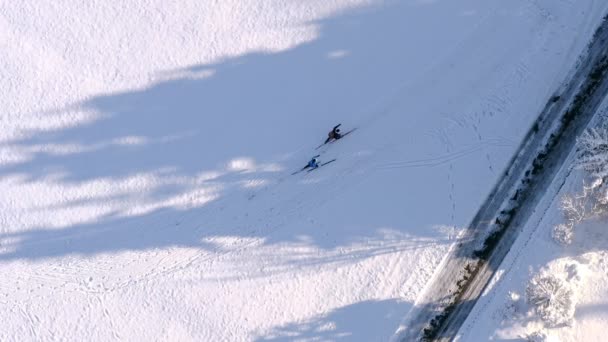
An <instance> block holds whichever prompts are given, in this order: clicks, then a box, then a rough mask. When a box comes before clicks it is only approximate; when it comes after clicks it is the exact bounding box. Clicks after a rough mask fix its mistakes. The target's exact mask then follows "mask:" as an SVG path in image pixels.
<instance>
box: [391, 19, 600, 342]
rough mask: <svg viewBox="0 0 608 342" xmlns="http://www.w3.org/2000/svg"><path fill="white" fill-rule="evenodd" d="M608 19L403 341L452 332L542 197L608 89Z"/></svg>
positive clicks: (402, 332) (404, 330)
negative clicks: (607, 74) (607, 75)
mask: <svg viewBox="0 0 608 342" xmlns="http://www.w3.org/2000/svg"><path fill="white" fill-rule="evenodd" d="M607 70H608V21H606V18H604V21H602V23H601V24H600V27H599V28H598V30H597V31H596V34H595V35H594V37H593V39H592V41H591V43H590V45H589V48H588V51H587V54H586V56H584V58H583V59H581V60H580V63H578V66H577V68H576V70H574V71H573V72H572V73H570V74H569V78H568V80H567V81H566V82H565V83H564V84H563V86H562V87H561V88H560V89H559V90H558V91H557V92H556V93H555V94H556V95H554V96H553V97H552V98H551V99H550V100H549V102H548V103H547V104H546V106H545V108H544V109H543V111H542V112H541V114H540V115H539V116H538V118H537V120H536V121H535V123H534V124H533V125H532V127H531V128H530V130H529V132H528V133H527V134H526V136H525V137H524V140H523V141H522V143H521V144H520V146H519V148H518V150H517V151H516V153H515V154H514V156H513V157H512V159H511V161H510V163H509V164H508V165H509V166H508V167H507V169H506V171H505V172H504V174H503V176H502V177H501V179H500V180H499V181H498V182H497V184H496V185H495V187H494V189H493V190H492V192H491V193H490V194H489V196H488V197H487V199H486V200H485V202H484V203H483V204H482V206H481V208H480V209H479V211H478V212H477V214H476V216H475V217H474V219H473V220H472V222H471V224H470V226H469V229H468V230H467V231H466V233H465V236H464V237H463V242H462V243H461V244H459V245H458V246H456V247H455V248H453V249H452V250H451V251H450V253H449V255H448V256H447V257H446V259H445V262H444V264H443V265H442V267H441V270H440V271H439V272H438V273H437V274H436V275H435V276H434V278H433V280H432V282H431V284H430V285H429V287H427V289H426V290H425V293H424V295H423V296H421V298H420V299H419V300H418V302H417V303H416V306H415V308H414V309H413V310H412V312H410V314H409V316H408V317H407V318H406V320H405V322H404V324H403V325H402V326H401V327H400V329H399V331H398V333H397V335H396V340H398V341H414V340H420V339H422V340H425V341H427V340H428V341H446V340H451V339H453V338H454V337H455V336H456V334H457V332H458V330H459V329H460V326H461V325H462V324H463V323H464V321H465V320H466V318H467V316H468V314H469V313H470V312H471V310H472V309H473V307H474V306H475V303H476V302H477V299H478V298H479V297H480V296H481V294H482V293H483V291H484V289H485V288H486V286H487V285H488V283H489V282H490V280H491V279H492V276H493V275H494V273H495V272H496V270H497V269H498V267H499V266H500V264H501V262H502V260H503V259H504V257H505V256H506V254H507V253H508V252H509V250H510V248H511V246H512V245H513V243H514V242H515V239H516V238H517V236H518V234H519V233H520V231H521V229H522V227H523V226H524V224H525V223H526V221H527V219H528V218H529V216H530V214H531V213H532V212H533V211H534V209H535V208H536V206H537V205H538V203H539V201H540V200H541V198H542V197H543V195H544V193H545V191H546V189H547V187H548V186H549V184H551V182H552V181H553V179H554V178H555V176H556V174H557V173H558V171H559V169H560V167H561V166H562V165H563V162H564V161H565V160H566V159H567V157H568V155H569V154H570V152H571V151H572V149H573V148H575V144H576V137H577V136H578V135H579V134H580V133H581V132H582V131H583V130H584V128H585V127H586V126H587V125H588V123H589V122H590V120H591V119H592V118H593V116H594V115H595V114H596V112H597V110H598V108H599V106H600V104H601V102H602V100H603V99H604V98H605V97H606V95H607V94H608V78H607V77H606V73H607Z"/></svg>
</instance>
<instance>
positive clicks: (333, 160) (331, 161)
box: [306, 159, 336, 172]
mask: <svg viewBox="0 0 608 342" xmlns="http://www.w3.org/2000/svg"><path fill="white" fill-rule="evenodd" d="M335 161H336V159H332V160H330V161H327V162H325V163H323V164H319V166H317V167H315V168H314V169H310V170H308V171H306V172H312V171H314V170H316V169H318V168H320V167H321V166H325V165H327V164H329V163H333V162H335Z"/></svg>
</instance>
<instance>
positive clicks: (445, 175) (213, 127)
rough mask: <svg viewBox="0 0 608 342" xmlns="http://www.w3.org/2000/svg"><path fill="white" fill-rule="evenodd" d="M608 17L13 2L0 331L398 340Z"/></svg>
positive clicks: (590, 4)
mask: <svg viewBox="0 0 608 342" xmlns="http://www.w3.org/2000/svg"><path fill="white" fill-rule="evenodd" d="M607 8H608V4H606V3H604V2H603V1H597V0H582V1H573V0H572V1H568V0H562V1H555V0H536V1H532V0H514V1H509V2H505V1H498V0H494V1H481V0H463V1H458V2H454V1H447V0H444V1H439V0H437V1H422V0H411V1H379V0H377V1H376V0H333V1H327V0H324V1H320V0H307V1H296V0H275V1H271V0H248V1H239V0H223V1H194V0H191V1H179V2H174V3H171V2H166V1H129V2H122V1H90V2H85V3H74V2H73V1H67V0H56V1H25V2H15V1H8V0H7V1H0V46H1V47H2V49H1V51H2V52H1V53H0V70H2V72H1V73H0V86H1V88H2V89H3V93H2V95H0V127H1V128H2V129H1V130H0V193H2V196H0V317H2V318H3V326H2V329H0V340H2V341H29V340H72V341H78V340H97V341H108V340H179V341H184V340H193V341H251V340H258V341H282V340H295V339H301V340H313V339H317V340H349V341H370V340H372V341H373V340H387V339H389V338H390V337H391V336H392V334H393V333H394V331H395V329H396V328H397V326H398V325H399V323H401V322H402V321H403V319H404V317H407V313H408V312H409V310H410V309H411V308H412V306H413V305H414V304H415V303H416V300H417V298H418V297H419V295H420V294H421V293H422V291H423V290H424V287H425V285H426V284H427V283H428V281H429V280H430V279H431V277H432V275H433V273H434V272H435V269H436V268H437V267H438V266H439V265H440V263H441V261H442V258H443V256H445V255H446V253H447V251H448V250H449V248H450V247H451V246H452V244H454V243H455V241H457V234H458V232H459V231H460V229H462V227H464V226H465V225H466V224H468V223H469V221H470V220H471V217H472V215H474V213H475V211H476V209H477V208H478V206H479V204H480V203H481V202H482V201H483V200H484V198H485V196H486V195H487V193H488V192H489V191H490V189H491V187H492V186H493V184H494V183H495V181H496V179H497V177H499V176H500V173H501V171H502V169H503V168H504V167H505V163H507V162H508V160H509V158H510V157H511V154H512V153H513V151H514V150H515V148H516V146H517V144H518V143H519V140H520V139H521V137H522V136H523V135H524V134H525V132H526V130H527V129H528V127H529V126H530V123H531V122H532V121H533V120H534V118H535V115H537V114H538V112H539V111H540V109H542V107H543V106H544V104H545V103H546V101H547V99H548V98H549V97H550V96H551V94H552V92H553V91H554V90H555V89H556V87H557V86H558V85H559V83H560V82H561V81H562V80H563V79H564V78H565V75H566V74H567V73H568V72H569V71H570V70H571V69H572V67H573V66H574V65H575V63H576V59H577V57H578V55H579V54H580V52H581V51H582V49H583V48H584V46H585V45H586V44H587V42H588V40H589V38H590V36H591V34H592V33H593V31H594V29H595V27H596V26H597V23H598V22H599V19H600V18H601V17H602V16H603V14H604V13H605V11H606V9H607ZM338 122H341V123H342V124H343V128H344V129H348V128H349V127H358V130H357V131H355V132H354V133H353V134H352V135H349V136H348V137H345V138H344V140H341V141H339V142H337V143H335V144H331V145H328V146H326V147H324V148H322V149H321V150H320V153H321V157H320V159H321V161H324V160H331V159H333V158H337V160H336V162H334V163H332V164H329V165H327V166H326V167H323V168H321V169H319V170H317V171H315V172H312V173H305V174H298V175H295V176H291V175H290V173H291V172H293V171H295V170H297V169H298V168H301V167H302V166H303V165H304V164H305V163H306V161H307V160H308V159H309V158H310V157H311V156H313V155H314V154H316V153H318V152H319V151H315V150H314V148H315V147H316V146H317V145H318V144H319V143H320V142H322V141H323V139H324V138H325V134H326V132H327V131H328V130H329V129H330V128H331V127H332V126H333V125H335V124H336V123H338Z"/></svg>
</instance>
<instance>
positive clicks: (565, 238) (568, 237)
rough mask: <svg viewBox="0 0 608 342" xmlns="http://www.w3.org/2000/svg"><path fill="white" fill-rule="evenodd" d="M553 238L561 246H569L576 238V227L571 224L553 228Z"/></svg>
mask: <svg viewBox="0 0 608 342" xmlns="http://www.w3.org/2000/svg"><path fill="white" fill-rule="evenodd" d="M551 236H552V237H553V240H555V241H556V242H557V243H559V244H560V245H564V246H565V245H569V244H571V243H572V239H573V238H574V227H573V226H572V225H570V224H563V223H562V224H558V225H556V226H555V227H553V232H552V234H551Z"/></svg>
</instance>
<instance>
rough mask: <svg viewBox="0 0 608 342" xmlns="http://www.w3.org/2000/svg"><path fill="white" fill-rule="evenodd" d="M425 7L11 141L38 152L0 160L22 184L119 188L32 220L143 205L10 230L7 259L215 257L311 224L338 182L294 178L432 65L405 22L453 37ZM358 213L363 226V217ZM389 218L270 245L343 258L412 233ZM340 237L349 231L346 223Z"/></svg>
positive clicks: (205, 70) (359, 21)
mask: <svg viewBox="0 0 608 342" xmlns="http://www.w3.org/2000/svg"><path fill="white" fill-rule="evenodd" d="M427 6H433V5H432V4H428V5H422V4H414V3H405V2H400V3H390V4H385V5H383V6H369V7H363V8H360V9H358V10H354V11H350V12H347V13H341V14H339V15H336V16H335V17H332V18H328V19H324V20H321V21H319V22H314V23H309V24H310V25H315V26H316V27H318V32H319V33H318V38H316V39H314V40H313V41H311V42H307V43H303V44H301V45H299V46H297V47H295V48H292V49H290V50H286V51H282V52H277V53H263V52H258V53H250V54H246V55H243V56H239V57H235V58H228V59H226V60H224V61H221V62H218V63H214V64H210V65H194V66H190V67H187V68H184V69H182V70H171V71H167V72H162V73H159V75H158V77H159V78H162V79H164V80H162V81H159V82H158V83H156V84H154V85H152V86H150V87H149V88H145V89H141V90H132V91H126V92H123V93H116V94H107V95H100V96H96V97H93V98H91V99H89V100H87V101H85V102H83V103H78V104H74V105H73V106H72V107H70V108H64V109H59V110H56V111H54V112H49V113H47V115H48V116H49V117H51V118H54V117H55V116H60V115H64V114H65V113H66V112H78V111H81V110H85V111H87V112H94V113H97V114H98V116H97V117H95V118H93V119H92V120H90V121H88V122H86V123H81V124H78V125H76V126H73V127H64V128H59V129H57V130H50V131H42V132H37V133H36V134H35V135H32V136H30V137H27V138H24V139H21V140H17V141H12V142H10V144H11V146H13V147H15V146H16V147H18V148H19V149H21V150H24V151H28V155H29V157H28V158H27V159H26V160H25V161H21V162H17V163H14V164H5V165H0V174H1V175H2V177H7V178H9V177H10V178H14V179H16V182H17V183H18V184H19V185H27V184H39V183H43V184H44V183H45V182H50V183H53V184H58V185H59V186H60V187H62V186H67V187H74V188H77V189H79V188H80V189H82V188H86V186H88V185H91V184H92V185H95V184H96V182H102V183H105V184H106V185H105V186H106V187H107V188H108V189H109V190H107V192H106V193H103V194H93V195H89V196H87V195H86V194H85V195H78V196H73V199H67V200H66V201H63V202H60V203H52V204H43V205H41V207H33V208H29V209H28V210H29V213H28V212H26V213H24V215H29V214H30V213H31V214H32V215H44V213H45V211H46V212H49V211H61V212H65V213H66V215H67V216H70V215H71V213H74V214H79V212H80V211H86V209H87V208H89V209H90V208H91V207H93V208H97V207H99V208H103V207H105V206H106V204H107V203H110V202H116V203H129V204H130V203H136V204H138V205H139V206H140V208H138V209H137V210H131V209H130V208H122V207H121V206H120V205H118V206H117V207H114V208H112V209H111V210H105V211H103V213H102V214H97V215H96V216H95V215H94V216H93V217H92V218H86V219H80V220H79V221H78V222H70V221H69V219H66V220H65V221H61V222H55V223H54V224H53V225H51V224H49V225H36V224H32V225H30V226H28V227H27V228H26V229H21V228H19V227H17V228H15V227H5V228H6V229H5V230H4V231H5V233H2V234H0V242H1V243H2V248H3V249H2V251H3V252H2V253H1V254H0V260H14V259H39V258H47V257H59V256H62V255H69V254H82V255H93V254H97V253H106V252H117V251H128V250H150V249H156V248H164V247H169V246H182V247H193V248H201V249H205V250H213V249H214V248H217V245H215V244H214V243H212V242H209V241H208V239H209V238H212V237H217V236H237V237H241V238H248V237H258V236H264V237H265V236H268V235H269V234H270V233H272V232H273V231H275V230H279V229H281V228H284V227H285V224H286V223H287V222H285V220H286V217H288V218H289V219H290V220H295V221H297V220H303V219H305V217H302V216H301V215H304V214H303V213H306V212H310V211H311V210H313V209H315V208H318V207H319V206H320V205H322V204H323V202H318V203H313V204H307V203H306V202H307V200H308V199H309V198H315V197H318V196H321V197H322V196H323V195H322V191H323V189H324V187H325V186H326V185H327V184H329V183H331V182H334V181H336V179H327V177H326V178H323V177H320V176H316V178H315V177H308V180H306V178H304V177H291V176H290V175H289V173H290V172H291V171H293V170H295V169H298V168H300V167H301V166H302V165H303V164H304V163H305V162H306V160H307V158H309V157H310V156H311V155H312V154H314V153H315V151H314V147H315V146H316V145H317V144H318V143H319V142H321V141H322V140H323V139H324V137H325V134H326V132H327V130H328V129H329V128H330V127H332V125H333V124H335V123H336V122H339V121H346V120H348V121H350V122H357V121H358V120H364V119H365V115H366V114H365V110H364V109H362V108H369V106H370V104H369V101H370V99H381V98H382V97H383V96H385V94H386V93H387V92H388V91H390V90H393V89H395V88H397V87H399V86H400V85H401V82H402V81H403V79H404V78H405V77H406V75H404V73H405V72H406V71H407V69H405V66H404V65H405V64H407V63H402V61H405V60H408V59H410V60H409V62H410V63H414V64H415V62H417V61H416V60H414V61H413V62H412V60H411V59H412V58H418V59H419V60H420V62H422V61H423V57H424V54H420V55H415V54H413V52H412V50H411V48H410V47H409V46H408V45H407V44H405V43H403V44H401V42H409V43H408V44H411V43H412V42H418V41H417V40H418V39H417V35H418V33H417V32H413V31H412V30H410V26H407V25H403V23H404V22H419V23H420V25H421V26H420V27H419V29H420V30H427V31H430V32H431V33H432V32H436V33H437V36H438V41H437V42H418V46H417V49H427V50H428V49H432V48H433V46H434V45H435V44H441V42H443V41H449V40H450V39H451V37H450V35H449V33H445V32H443V33H441V34H440V32H441V29H440V28H438V27H437V25H434V24H433V23H432V22H430V21H427V20H425V19H424V18H425V17H424V15H426V14H429V13H432V10H431V9H429V7H427ZM463 6H464V5H463ZM465 9H466V8H463V11H464V10H465ZM450 15H453V16H458V15H459V14H458V13H456V12H454V13H453V14H450ZM462 20H467V19H466V18H463V19H462ZM400 66H403V68H404V69H403V70H401V69H399V68H400ZM318 94H326V95H325V96H323V97H321V98H319V95H318ZM344 143H346V142H344ZM351 144H355V145H356V144H357V139H351ZM359 144H360V146H361V147H364V145H361V142H359ZM53 149H55V150H58V151H59V152H57V151H55V150H53ZM141 175H146V177H152V179H153V180H154V181H153V182H152V183H153V184H152V185H151V186H149V187H146V186H140V187H138V186H134V187H131V186H132V185H133V184H131V183H130V182H135V183H137V182H140V181H142V182H144V183H145V180H146V179H148V178H146V177H143V180H141V177H140V176H141ZM138 177H139V178H138ZM286 184H287V185H286ZM136 185H137V184H136ZM278 189H281V190H280V191H282V193H287V194H289V195H288V197H287V199H286V198H285V197H281V196H276V194H277V192H278V191H279V190H278ZM285 189H287V190H285ZM83 191H86V190H83ZM319 193H321V195H318V194H319ZM260 198H264V201H263V202H262V201H261V200H260ZM352 215H353V217H352V218H351V220H353V221H354V220H356V219H357V217H358V216H357V215H359V216H365V213H364V212H359V213H355V212H353V213H352ZM85 216H86V215H85ZM339 219H340V218H338V220H337V222H339ZM43 221H44V220H43ZM377 221H378V222H377V223H376V225H375V226H374V227H360V228H358V229H357V230H355V231H350V233H351V234H339V235H338V234H335V235H334V236H333V237H332V239H326V237H325V236H324V235H323V232H311V231H310V230H309V229H311V228H314V226H315V224H310V225H308V224H306V225H293V226H290V227H291V230H290V231H287V232H284V233H283V234H280V235H276V236H274V237H273V238H271V239H269V241H271V243H281V242H297V241H299V240H298V239H299V238H300V237H302V236H309V237H310V239H309V240H308V243H310V244H312V245H317V246H321V247H323V248H327V249H331V248H336V247H337V246H341V245H345V244H347V243H350V242H352V241H361V240H365V239H367V238H370V236H371V237H377V236H378V235H379V234H378V232H376V231H370V230H371V229H376V228H377V227H400V226H402V225H400V223H402V222H392V221H390V220H389V221H387V222H383V221H382V218H378V220H377ZM338 224H339V223H338ZM338 228H340V229H341V230H342V231H344V232H345V233H349V231H348V227H343V226H342V227H338ZM396 229H398V228H396ZM380 235H381V234H380ZM429 235H430V236H434V234H433V233H432V232H429ZM422 238H424V237H422ZM443 242H445V241H443ZM443 242H442V241H440V243H443ZM392 250H394V249H392ZM387 251H389V249H387ZM376 252H377V253H381V252H382V251H376ZM358 257H359V258H365V257H366V253H364V252H362V253H360V254H359V256H358ZM319 262H320V261H319Z"/></svg>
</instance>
